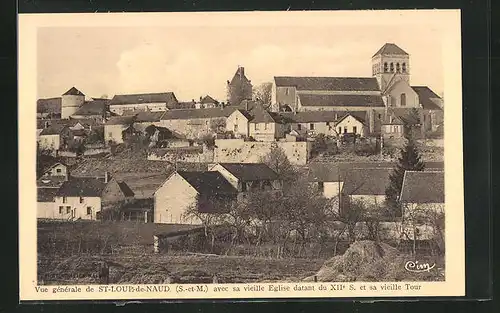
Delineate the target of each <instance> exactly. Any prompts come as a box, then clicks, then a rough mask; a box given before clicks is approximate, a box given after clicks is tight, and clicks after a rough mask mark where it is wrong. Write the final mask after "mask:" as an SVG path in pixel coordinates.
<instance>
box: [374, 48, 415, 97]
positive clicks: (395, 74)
mask: <svg viewBox="0 0 500 313" xmlns="http://www.w3.org/2000/svg"><path fill="white" fill-rule="evenodd" d="M372 75H373V76H374V77H376V78H377V81H378V84H379V86H380V90H381V91H382V93H384V92H385V91H386V90H387V88H388V87H390V85H392V84H393V83H394V82H396V81H397V80H401V79H403V80H406V81H407V82H408V83H409V82H410V55H409V54H408V53H406V52H405V51H404V50H403V49H401V48H400V47H398V46H397V45H395V44H393V43H386V44H384V45H383V46H382V48H380V50H378V51H377V53H375V54H374V55H373V57H372Z"/></svg>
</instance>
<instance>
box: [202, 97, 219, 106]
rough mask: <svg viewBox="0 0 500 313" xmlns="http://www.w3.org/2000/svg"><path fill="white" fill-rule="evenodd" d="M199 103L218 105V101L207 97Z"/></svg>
mask: <svg viewBox="0 0 500 313" xmlns="http://www.w3.org/2000/svg"><path fill="white" fill-rule="evenodd" d="M200 103H202V104H206V103H219V101H217V100H215V99H214V98H212V97H210V96H209V95H206V96H205V97H203V99H201V101H200Z"/></svg>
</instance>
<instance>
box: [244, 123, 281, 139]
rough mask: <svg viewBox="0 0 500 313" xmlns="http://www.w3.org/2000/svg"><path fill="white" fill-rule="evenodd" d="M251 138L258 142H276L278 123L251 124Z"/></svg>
mask: <svg viewBox="0 0 500 313" xmlns="http://www.w3.org/2000/svg"><path fill="white" fill-rule="evenodd" d="M248 127H249V128H250V131H249V134H250V137H253V138H254V139H255V140H257V141H274V139H275V138H278V137H277V133H276V123H249V126H248Z"/></svg>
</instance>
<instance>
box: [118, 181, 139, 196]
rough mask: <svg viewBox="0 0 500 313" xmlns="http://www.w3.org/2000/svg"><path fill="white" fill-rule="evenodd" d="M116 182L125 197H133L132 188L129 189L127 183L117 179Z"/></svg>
mask: <svg viewBox="0 0 500 313" xmlns="http://www.w3.org/2000/svg"><path fill="white" fill-rule="evenodd" d="M117 183H118V186H119V187H120V190H121V191H122V192H123V195H125V197H133V196H134V195H135V194H134V192H133V191H132V189H130V187H129V186H128V185H127V183H125V182H124V181H119V182H117Z"/></svg>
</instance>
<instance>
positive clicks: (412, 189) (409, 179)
mask: <svg viewBox="0 0 500 313" xmlns="http://www.w3.org/2000/svg"><path fill="white" fill-rule="evenodd" d="M399 200H400V203H401V209H402V213H403V216H405V214H408V213H411V210H415V209H416V208H421V209H424V210H427V209H430V210H433V211H436V212H444V204H445V191H444V172H443V171H421V172H417V171H406V172H405V174H404V177H403V185H402V187H401V195H400V196H399Z"/></svg>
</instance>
